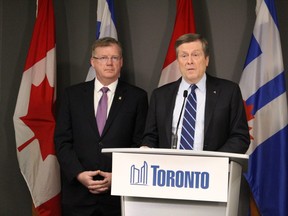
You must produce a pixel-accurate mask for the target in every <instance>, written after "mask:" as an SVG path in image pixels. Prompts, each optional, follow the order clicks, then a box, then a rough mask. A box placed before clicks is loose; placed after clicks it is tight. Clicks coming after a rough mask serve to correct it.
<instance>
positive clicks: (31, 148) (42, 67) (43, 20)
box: [13, 0, 61, 216]
mask: <svg viewBox="0 0 288 216" xmlns="http://www.w3.org/2000/svg"><path fill="white" fill-rule="evenodd" d="M55 44H56V43H55V21H54V9H53V0H38V4H37V16H36V22H35V26H34V32H33V36H32V40H31V44H30V48H29V52H28V55H27V59H26V64H25V68H24V72H23V74H22V81H21V85H20V89H19V93H18V99H17V103H16V108H15V113H14V117H13V120H14V128H15V137H16V145H17V146H16V147H17V157H18V162H19V166H20V170H21V172H22V175H23V177H24V179H25V181H26V183H27V185H28V188H29V190H30V193H31V197H32V200H33V204H34V206H35V209H36V212H37V214H38V215H45V216H48V215H51V216H52V215H53V216H58V215H61V209H60V190H61V186H60V169H59V164H58V161H57V158H56V156H55V149H54V141H53V137H54V128H55V116H54V106H55V100H56V89H55V85H56V48H55Z"/></svg>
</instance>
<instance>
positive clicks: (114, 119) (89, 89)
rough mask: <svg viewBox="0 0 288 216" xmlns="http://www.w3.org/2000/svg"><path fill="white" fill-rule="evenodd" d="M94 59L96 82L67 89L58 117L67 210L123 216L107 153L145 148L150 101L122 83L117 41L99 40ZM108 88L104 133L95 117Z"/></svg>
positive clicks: (58, 148)
mask: <svg viewBox="0 0 288 216" xmlns="http://www.w3.org/2000/svg"><path fill="white" fill-rule="evenodd" d="M90 61H91V65H92V66H93V67H94V69H95V71H96V78H95V80H92V81H89V82H85V83H80V84H78V85H74V86H71V87H69V88H67V89H66V91H65V93H64V97H63V99H62V101H61V106H60V109H59V113H58V118H57V124H56V129H55V147H56V155H57V158H58V161H59V164H60V167H61V172H62V211H63V215H69V216H74V215H75V216H76V215H77V216H88V215H97V216H119V215H121V208H120V197H118V196H111V195H110V186H111V165H112V160H111V156H109V155H105V154H102V153H101V150H102V148H128V147H139V146H140V143H141V139H142V136H143V131H144V127H145V120H146V115H147V109H148V98H147V93H146V92H145V91H144V90H142V89H140V88H138V87H135V86H132V85H129V84H127V83H125V82H123V81H121V80H119V76H120V70H121V67H122V65H123V59H122V48H121V45H120V43H119V42H118V41H117V40H115V39H113V38H110V37H106V38H102V39H99V40H97V41H95V43H94V44H93V46H92V56H91V60H90ZM102 87H108V92H107V97H108V101H107V103H106V105H107V106H108V108H107V114H106V116H107V120H106V123H105V126H104V129H103V132H102V130H101V131H99V130H98V129H99V125H97V123H96V118H95V115H96V111H97V108H98V102H99V100H100V98H101V97H102V95H103V93H102V91H101V88H102ZM99 106H100V105H99Z"/></svg>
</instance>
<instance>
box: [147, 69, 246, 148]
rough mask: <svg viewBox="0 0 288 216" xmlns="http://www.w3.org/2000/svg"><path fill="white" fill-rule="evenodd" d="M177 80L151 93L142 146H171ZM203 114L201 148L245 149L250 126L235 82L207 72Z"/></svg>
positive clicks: (177, 86) (178, 83) (178, 82)
mask: <svg viewBox="0 0 288 216" xmlns="http://www.w3.org/2000/svg"><path fill="white" fill-rule="evenodd" d="M180 82H181V78H180V79H179V80H177V81H176V82H172V83H169V84H167V85H165V86H162V87H160V88H158V89H156V90H154V91H153V92H152V95H151V100H150V106H149V110H148V116H147V122H146V128H145V133H144V139H143V145H147V146H149V147H158V148H171V138H172V118H173V110H174V105H175V100H176V95H177V92H178V88H179V85H180ZM204 115H205V117H204V118H205V120H204V147H203V148H204V150H207V151H222V152H234V153H245V152H246V150H247V149H248V146H249V143H250V136H249V129H248V124H247V120H246V114H245V109H244V104H243V100H242V95H241V91H240V88H239V86H238V85H237V84H236V83H233V82H231V81H228V80H224V79H220V78H216V77H212V76H209V75H208V74H207V80H206V105H205V114H204ZM179 136H180V134H178V137H179Z"/></svg>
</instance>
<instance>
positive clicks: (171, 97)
mask: <svg viewBox="0 0 288 216" xmlns="http://www.w3.org/2000/svg"><path fill="white" fill-rule="evenodd" d="M181 79H182V78H180V79H178V80H177V81H176V82H175V83H174V84H172V85H170V87H169V89H168V91H167V94H166V95H168V97H167V99H166V104H167V107H168V109H167V113H166V114H165V115H166V116H167V118H166V124H165V125H166V128H165V130H166V134H167V137H166V138H167V140H169V141H170V142H171V138H172V120H173V111H174V107H175V102H176V96H177V92H178V89H179V85H180V83H181ZM169 146H170V143H169Z"/></svg>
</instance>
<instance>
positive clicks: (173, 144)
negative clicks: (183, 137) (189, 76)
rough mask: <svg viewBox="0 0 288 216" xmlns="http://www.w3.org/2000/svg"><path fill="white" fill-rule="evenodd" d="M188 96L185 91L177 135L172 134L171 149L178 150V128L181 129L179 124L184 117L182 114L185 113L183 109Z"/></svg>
mask: <svg viewBox="0 0 288 216" xmlns="http://www.w3.org/2000/svg"><path fill="white" fill-rule="evenodd" d="M187 95H188V91H187V90H185V91H184V92H183V97H184V100H183V104H182V108H181V112H180V115H179V118H178V122H177V127H176V131H175V134H173V133H172V140H171V149H176V148H177V141H178V128H179V123H180V119H181V116H182V112H183V108H184V104H185V101H186V98H187Z"/></svg>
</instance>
